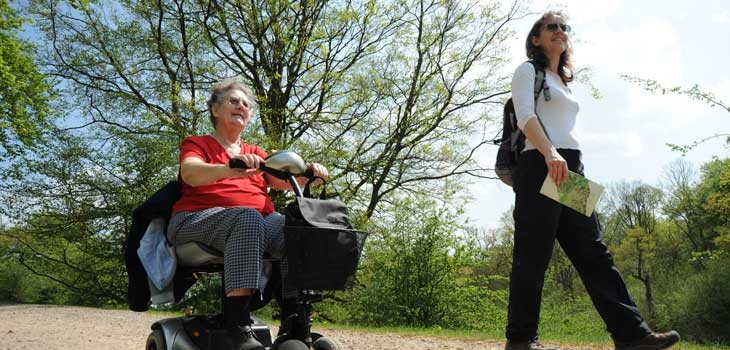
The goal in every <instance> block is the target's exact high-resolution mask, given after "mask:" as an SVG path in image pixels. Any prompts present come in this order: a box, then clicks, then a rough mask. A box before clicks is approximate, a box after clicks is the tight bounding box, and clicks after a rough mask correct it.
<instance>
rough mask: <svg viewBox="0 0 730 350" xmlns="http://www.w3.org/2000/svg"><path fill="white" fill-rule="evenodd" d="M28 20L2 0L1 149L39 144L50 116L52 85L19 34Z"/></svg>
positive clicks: (17, 149)
mask: <svg viewBox="0 0 730 350" xmlns="http://www.w3.org/2000/svg"><path fill="white" fill-rule="evenodd" d="M23 22H25V19H23V18H21V17H18V15H17V13H16V12H15V10H13V8H11V7H10V5H9V4H8V2H7V1H5V0H0V130H4V132H0V151H2V150H3V149H4V150H5V151H6V152H7V153H8V154H9V155H18V154H19V153H20V152H21V151H22V149H23V148H25V147H31V148H33V147H36V146H37V145H36V141H37V139H39V138H40V137H41V135H42V132H43V128H44V125H47V122H48V121H49V118H50V117H51V109H50V103H49V102H50V100H52V99H53V94H52V92H51V87H50V84H49V83H48V79H47V78H46V76H45V75H43V74H42V73H41V72H40V71H39V70H38V67H37V66H36V64H35V62H34V60H33V57H32V54H33V52H32V49H33V46H32V45H31V44H30V43H28V42H26V41H24V40H21V39H20V38H19V37H18V33H19V29H20V28H21V25H22V24H23Z"/></svg>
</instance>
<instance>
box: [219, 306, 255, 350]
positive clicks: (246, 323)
mask: <svg viewBox="0 0 730 350" xmlns="http://www.w3.org/2000/svg"><path fill="white" fill-rule="evenodd" d="M250 300H251V297H249V296H241V297H226V298H225V301H224V304H223V316H224V317H225V319H226V331H227V333H228V338H229V339H230V340H231V343H232V344H231V345H232V347H231V349H233V350H264V346H263V345H261V343H260V342H259V341H258V339H256V334H255V333H254V332H253V330H252V329H251V311H250V310H249V305H248V303H249V301H250Z"/></svg>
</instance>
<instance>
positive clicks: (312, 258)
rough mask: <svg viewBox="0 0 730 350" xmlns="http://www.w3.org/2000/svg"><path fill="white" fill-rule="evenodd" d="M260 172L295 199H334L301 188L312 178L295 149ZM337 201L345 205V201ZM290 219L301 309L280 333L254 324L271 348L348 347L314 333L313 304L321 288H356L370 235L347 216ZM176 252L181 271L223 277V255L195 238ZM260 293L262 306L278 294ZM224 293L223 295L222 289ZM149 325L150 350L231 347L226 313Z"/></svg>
mask: <svg viewBox="0 0 730 350" xmlns="http://www.w3.org/2000/svg"><path fill="white" fill-rule="evenodd" d="M229 166H231V167H238V168H244V167H245V164H244V163H243V162H242V161H240V160H238V159H232V160H231V162H230V163H229ZM261 170H263V171H265V172H267V173H269V174H271V175H273V176H276V177H278V178H281V179H286V180H288V181H289V182H290V183H291V185H292V189H293V191H294V193H295V195H296V196H297V200H300V201H301V199H302V198H308V200H309V201H310V203H315V204H316V203H317V201H318V200H322V201H332V200H331V199H330V200H327V199H325V194H324V190H323V192H322V194H321V195H320V198H319V199H313V198H309V197H311V195H310V194H309V183H308V184H307V186H306V187H305V188H304V191H302V189H301V188H300V187H299V185H298V183H297V181H296V179H295V177H297V176H306V177H308V178H309V180H310V183H311V181H312V180H313V177H312V175H311V174H305V164H304V161H303V160H302V158H301V157H300V156H299V155H297V154H296V153H294V152H291V151H279V152H274V153H272V154H271V155H270V156H269V157H267V158H266V159H265V162H264V164H263V165H262V166H261ZM312 201H314V202H312ZM335 201H336V200H335ZM295 202H296V200H295ZM338 202H339V201H338ZM339 204H340V205H341V206H343V207H344V205H342V204H341V202H339ZM289 207H292V204H290V205H289ZM297 207H298V206H297ZM287 211H288V210H287ZM287 215H288V214H287ZM340 216H341V215H340ZM289 219H290V218H289V217H288V216H287V218H286V221H287V223H286V225H285V228H284V234H285V239H286V246H287V248H286V251H287V255H288V260H289V276H291V280H292V283H293V284H294V285H295V286H296V287H297V289H298V290H299V297H298V298H297V306H296V310H297V311H296V313H294V314H292V315H288V316H287V317H285V319H284V321H283V326H282V330H280V331H279V335H278V336H276V337H274V336H273V335H272V333H271V330H270V328H269V327H268V326H267V325H266V324H264V323H262V322H261V321H260V320H258V319H256V318H255V317H252V321H253V324H252V325H251V328H252V329H253V331H254V333H255V334H256V337H257V338H258V340H259V342H261V344H262V345H263V346H264V347H265V348H266V349H267V350H307V349H310V347H311V348H312V349H315V350H344V348H343V347H342V345H341V344H340V343H339V342H338V341H337V340H335V339H334V338H330V337H326V336H323V335H321V334H318V333H312V332H310V327H311V322H312V320H311V310H312V303H315V302H318V301H321V300H322V295H321V294H320V292H321V291H324V290H347V289H349V288H351V287H352V285H353V283H354V277H355V272H356V270H357V265H358V262H359V259H360V254H361V252H362V248H363V244H364V240H365V237H366V234H365V233H364V232H362V231H357V230H354V229H352V226H351V225H349V219H347V220H346V221H347V223H348V225H338V224H336V223H335V224H332V223H329V224H324V225H320V226H324V227H316V226H312V225H307V226H292V225H291V224H290V220H289ZM292 221H294V220H292ZM345 226H349V227H345ZM174 252H175V256H176V260H177V270H178V272H181V271H182V272H183V273H193V274H194V275H195V276H199V275H204V274H219V275H220V276H221V278H223V273H222V272H223V269H224V266H223V254H222V253H220V252H218V251H216V250H214V249H211V248H210V247H206V246H204V245H202V244H199V243H197V242H189V243H185V244H182V245H177V246H175V247H174ZM268 262H270V263H273V266H274V267H275V269H276V268H278V267H276V262H277V261H275V260H273V259H269V261H268ZM269 265H271V264H269ZM275 279H276V278H272V279H271V283H269V286H272V285H276V284H275V283H273V282H274V280H275ZM259 293H261V298H260V300H263V301H260V302H259V304H261V303H263V305H259V306H258V307H262V306H264V305H265V303H267V302H268V301H269V300H270V299H271V298H272V294H275V292H273V291H272V290H271V289H270V288H267V289H265V290H264V291H260V292H259ZM221 297H222V298H224V297H225V293H224V292H222V295H221ZM255 308H256V307H254V309H255ZM282 317H284V316H282ZM297 326H298V327H297ZM151 328H152V332H151V334H150V335H149V337H148V339H147V343H146V348H145V349H146V350H210V349H228V346H229V345H228V344H229V342H228V340H227V339H226V338H227V335H226V331H225V326H224V319H223V315H222V313H217V314H202V315H194V314H190V315H185V316H182V317H174V318H167V319H163V320H160V321H157V322H155V323H153V324H152V326H151ZM295 328H296V329H300V330H301V329H305V330H306V331H305V332H303V333H305V334H301V333H302V332H289V331H288V330H292V329H295Z"/></svg>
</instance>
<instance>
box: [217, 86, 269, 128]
mask: <svg viewBox="0 0 730 350" xmlns="http://www.w3.org/2000/svg"><path fill="white" fill-rule="evenodd" d="M233 90H240V91H242V92H243V94H244V95H246V98H248V100H249V101H250V102H251V114H254V113H256V111H258V109H259V105H258V103H256V95H254V93H253V90H251V88H250V87H249V86H248V85H246V83H244V82H243V81H241V80H240V79H237V78H227V79H224V80H222V81H220V82H218V83H216V84H215V85H213V87H212V88H211V89H210V97H209V98H208V101H206V103H207V104H208V112H209V113H210V115H209V116H208V118H209V119H210V122H211V123H212V124H213V127H214V128H215V121H216V118H215V116H213V105H215V104H220V103H221V102H223V99H224V98H226V96H228V94H229V93H230V92H231V91H233Z"/></svg>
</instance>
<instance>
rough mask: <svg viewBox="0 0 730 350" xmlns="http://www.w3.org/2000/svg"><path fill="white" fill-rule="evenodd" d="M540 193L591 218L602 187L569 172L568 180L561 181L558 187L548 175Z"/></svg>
mask: <svg viewBox="0 0 730 350" xmlns="http://www.w3.org/2000/svg"><path fill="white" fill-rule="evenodd" d="M540 193H542V194H543V195H545V196H548V197H550V198H552V199H553V200H555V201H557V202H559V203H561V204H563V205H565V206H566V207H569V208H572V209H574V210H576V211H578V212H579V213H581V214H583V215H585V216H591V215H592V214H593V210H594V209H595V208H596V204H597V203H598V199H599V198H601V194H602V193H603V186H601V185H599V184H598V183H596V182H593V181H591V180H588V179H587V178H585V177H584V176H582V175H580V174H578V173H574V172H572V171H571V172H570V175H569V176H568V179H567V180H566V181H563V183H561V184H560V187H558V186H556V185H555V182H554V181H553V179H552V178H551V177H550V175H549V174H548V175H547V176H546V177H545V181H544V182H543V183H542V188H540Z"/></svg>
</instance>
